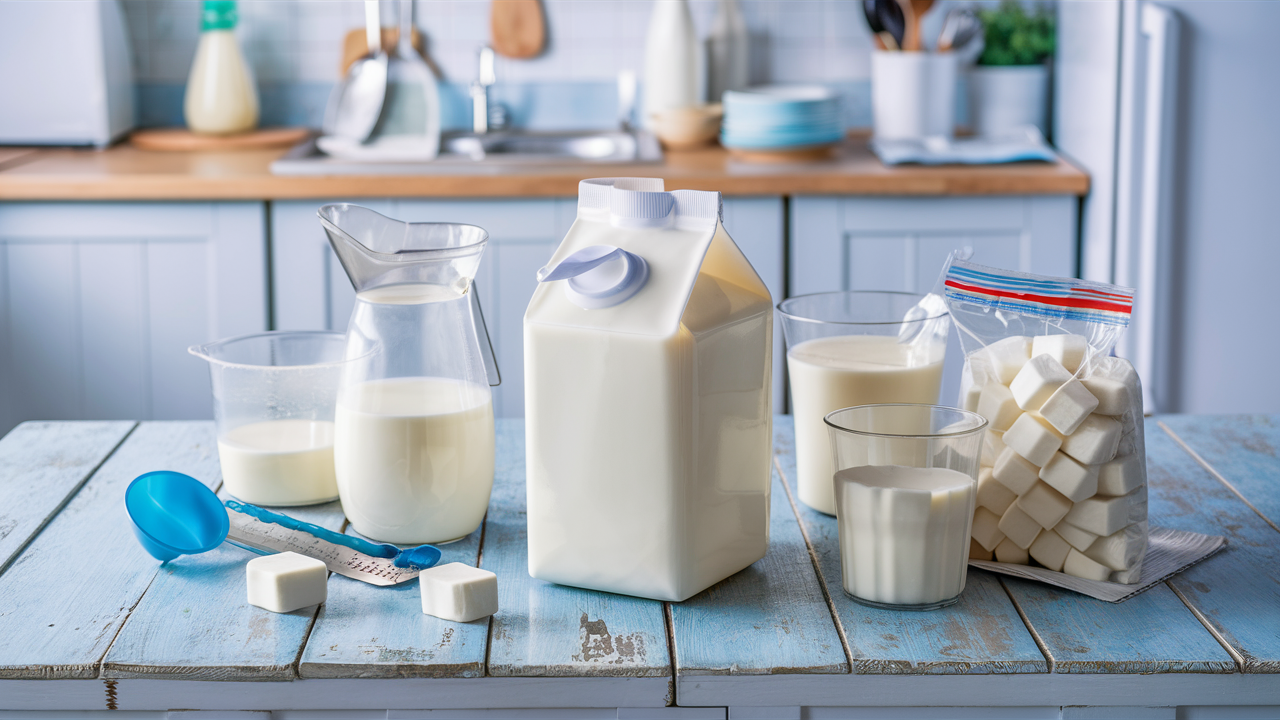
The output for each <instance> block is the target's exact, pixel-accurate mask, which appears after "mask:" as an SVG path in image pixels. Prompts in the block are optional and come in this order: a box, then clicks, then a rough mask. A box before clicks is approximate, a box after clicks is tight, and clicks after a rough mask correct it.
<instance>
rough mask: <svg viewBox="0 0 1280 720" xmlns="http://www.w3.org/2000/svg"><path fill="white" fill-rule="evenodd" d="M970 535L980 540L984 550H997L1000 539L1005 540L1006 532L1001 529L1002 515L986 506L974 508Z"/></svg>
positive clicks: (979, 542)
mask: <svg viewBox="0 0 1280 720" xmlns="http://www.w3.org/2000/svg"><path fill="white" fill-rule="evenodd" d="M969 535H970V536H971V537H972V538H973V539H974V540H977V541H978V544H979V545H981V546H982V549H983V550H995V549H996V546H997V545H999V544H1000V541H1001V540H1004V533H1002V532H1001V531H1000V516H999V515H996V514H995V513H993V512H991V511H990V510H988V509H986V508H984V507H980V508H978V509H977V510H974V511H973V530H972V531H971V532H970V533H969Z"/></svg>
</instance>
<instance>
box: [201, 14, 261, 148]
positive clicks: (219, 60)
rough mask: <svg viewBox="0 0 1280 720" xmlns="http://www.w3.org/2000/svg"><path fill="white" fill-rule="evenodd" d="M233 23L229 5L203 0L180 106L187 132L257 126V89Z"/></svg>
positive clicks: (226, 131)
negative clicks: (185, 91)
mask: <svg viewBox="0 0 1280 720" xmlns="http://www.w3.org/2000/svg"><path fill="white" fill-rule="evenodd" d="M236 19H237V13H236V4H235V0H205V3H204V11H203V13H202V14H201V32H200V44H199V45H198V46H197V47H196V58H195V62H194V63H192V65H191V75H190V77H188V78H187V94H186V98H185V99H184V102H183V106H182V109H183V115H184V117H185V118H186V121H187V127H189V128H191V130H192V132H196V133H199V134H201V135H231V134H234V133H239V132H245V131H247V130H252V129H254V128H255V127H257V126H258V90H257V88H256V87H255V86H254V82H253V74H252V73H251V72H250V70H249V64H248V63H246V62H245V60H244V55H243V54H241V52H240V45H239V44H238V43H237V42H236V35H235V28H236Z"/></svg>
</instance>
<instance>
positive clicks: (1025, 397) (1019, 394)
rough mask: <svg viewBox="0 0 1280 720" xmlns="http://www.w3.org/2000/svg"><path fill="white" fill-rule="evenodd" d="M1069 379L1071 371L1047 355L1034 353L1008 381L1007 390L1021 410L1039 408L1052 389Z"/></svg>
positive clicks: (1051, 392) (1052, 391)
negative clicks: (1010, 380) (1011, 379)
mask: <svg viewBox="0 0 1280 720" xmlns="http://www.w3.org/2000/svg"><path fill="white" fill-rule="evenodd" d="M1070 379H1071V373H1069V372H1067V369H1066V368H1064V367H1062V364H1061V363H1059V362H1058V361H1057V360H1054V359H1053V358H1052V357H1049V356H1048V355H1036V356H1035V357H1033V358H1031V360H1029V361H1028V362H1027V364H1026V365H1023V366H1022V369H1021V370H1019V371H1018V375H1017V376H1016V377H1014V378H1013V382H1010V383H1009V392H1011V393H1013V399H1014V401H1015V402H1017V403H1018V407H1020V408H1022V409H1023V410H1039V409H1040V406H1041V405H1044V401H1045V400H1048V399H1049V396H1050V395H1053V393H1054V391H1056V390H1057V389H1058V388H1060V387H1062V384H1063V383H1065V382H1066V381H1068V380H1070Z"/></svg>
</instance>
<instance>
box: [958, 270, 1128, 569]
mask: <svg viewBox="0 0 1280 720" xmlns="http://www.w3.org/2000/svg"><path fill="white" fill-rule="evenodd" d="M945 282H946V297H947V300H948V305H949V306H950V307H951V311H952V314H953V319H954V320H955V322H956V325H957V326H958V327H959V328H960V330H961V339H962V342H964V343H965V344H966V345H974V346H975V347H966V370H967V372H966V381H967V387H966V389H965V390H964V391H963V397H962V403H963V405H964V407H965V409H967V410H972V411H975V412H977V413H978V414H980V415H982V416H983V417H985V418H986V419H987V421H988V422H989V423H990V425H989V426H988V428H987V437H986V442H985V446H984V449H983V455H982V459H981V465H982V469H981V471H980V473H979V479H978V502H977V508H976V509H975V511H974V518H973V540H972V543H971V544H970V548H971V552H970V557H972V558H975V559H983V560H991V559H994V560H996V561H997V562H1004V563H1015V564H1022V565H1026V564H1030V563H1031V562H1035V563H1037V564H1039V565H1042V566H1044V567H1046V568H1048V569H1050V570H1055V571H1058V572H1065V573H1067V574H1069V575H1075V576H1078V577H1082V578H1086V579H1090V580H1099V581H1111V582H1119V583H1136V582H1138V579H1139V576H1140V575H1141V572H1142V560H1143V557H1144V556H1145V554H1146V549H1147V488H1146V448H1145V443H1144V441H1143V425H1142V386H1141V382H1140V380H1139V378H1138V375H1137V373H1136V372H1135V371H1134V369H1133V366H1132V365H1131V364H1130V363H1129V362H1128V361H1127V360H1123V359H1121V358H1117V357H1108V356H1107V355H1106V353H1108V352H1110V350H1111V346H1112V345H1114V342H1115V337H1116V336H1117V335H1118V332H1119V330H1120V329H1123V327H1124V326H1125V325H1127V321H1128V313H1129V307H1130V298H1131V297H1132V295H1131V293H1128V291H1126V290H1124V289H1123V288H1115V287H1113V286H1102V285H1100V284H1098V283H1087V282H1085V281H1080V280H1072V279H1061V280H1060V279H1054V278H1039V277H1036V276H1030V275H1025V274H1023V273H1013V272H1008V271H1001V270H994V269H991V268H982V267H981V266H977V265H972V264H969V263H963V262H961V261H957V260H952V261H951V264H950V266H949V268H948V272H947V274H946V281H945ZM1073 330H1074V331H1075V332H1072V331H1073ZM1009 333H1016V334H1009ZM1022 333H1027V334H1022ZM1032 333H1035V334H1032ZM997 336H998V337H997ZM966 341H967V342H966Z"/></svg>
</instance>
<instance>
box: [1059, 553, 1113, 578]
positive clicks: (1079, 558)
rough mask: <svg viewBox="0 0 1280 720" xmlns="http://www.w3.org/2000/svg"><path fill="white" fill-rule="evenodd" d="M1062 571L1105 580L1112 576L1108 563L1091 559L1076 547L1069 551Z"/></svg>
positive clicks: (1077, 575) (1080, 576)
mask: <svg viewBox="0 0 1280 720" xmlns="http://www.w3.org/2000/svg"><path fill="white" fill-rule="evenodd" d="M1062 572H1064V573H1066V574H1068V575H1075V576H1076V577H1079V578H1084V579H1086V580H1099V581H1105V580H1107V579H1108V578H1110V577H1111V571H1110V570H1108V569H1107V566H1106V565H1103V564H1101V563H1099V562H1096V561H1094V560H1090V559H1089V558H1087V557H1085V555H1084V553H1082V552H1080V551H1079V550H1077V549H1075V548H1071V552H1069V553H1067V561H1066V562H1064V563H1063V564H1062Z"/></svg>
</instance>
